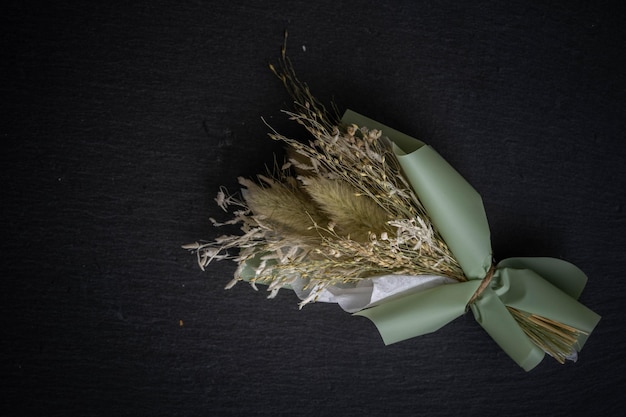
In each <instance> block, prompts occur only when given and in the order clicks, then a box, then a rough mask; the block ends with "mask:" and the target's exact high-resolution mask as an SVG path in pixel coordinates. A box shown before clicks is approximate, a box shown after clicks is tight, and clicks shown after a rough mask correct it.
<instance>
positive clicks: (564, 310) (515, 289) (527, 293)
mask: <svg viewBox="0 0 626 417" xmlns="http://www.w3.org/2000/svg"><path fill="white" fill-rule="evenodd" d="M574 268H575V267H574ZM576 269H577V268H576ZM499 272H500V274H501V276H502V282H503V283H507V282H508V283H510V288H508V290H507V291H506V292H503V293H502V294H501V295H500V299H501V300H502V302H503V303H504V304H505V305H507V306H510V307H513V308H516V309H518V310H521V311H525V312H527V313H530V314H534V315H537V316H541V317H545V318H547V319H550V320H554V321H557V322H559V323H563V324H565V325H567V326H571V327H573V328H574V329H576V330H579V331H580V332H581V333H580V334H579V335H578V336H577V337H576V345H575V346H574V347H575V348H576V350H577V351H580V350H581V349H582V348H583V346H584V344H585V342H586V341H587V338H588V337H589V334H591V332H592V331H593V329H594V328H595V327H596V325H597V324H598V322H599V321H600V316H599V315H598V314H596V313H595V312H593V311H592V310H590V309H589V308H587V307H585V306H584V305H583V304H581V303H580V302H578V301H577V300H576V298H575V297H572V296H570V294H568V293H567V292H566V291H563V290H561V289H560V288H559V287H557V286H556V285H553V284H552V283H551V282H550V281H548V279H545V278H546V277H544V276H543V275H541V276H540V275H539V274H538V271H537V272H535V271H532V270H529V269H513V268H502V269H501V270H500V271H499ZM505 286H508V284H506V285H505ZM495 291H496V292H500V290H498V289H496V290H495Z"/></svg>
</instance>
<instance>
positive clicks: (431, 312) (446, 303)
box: [355, 281, 508, 345]
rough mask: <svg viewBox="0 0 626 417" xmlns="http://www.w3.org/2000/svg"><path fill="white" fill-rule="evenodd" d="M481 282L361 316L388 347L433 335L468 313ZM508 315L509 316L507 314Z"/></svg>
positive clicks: (409, 297)
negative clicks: (471, 298)
mask: <svg viewBox="0 0 626 417" xmlns="http://www.w3.org/2000/svg"><path fill="white" fill-rule="evenodd" d="M479 285H480V281H468V282H463V283H458V284H446V285H441V286H438V287H435V288H431V289H429V290H425V291H422V292H419V293H415V294H410V295H407V296H404V297H401V298H398V299H396V300H392V301H388V302H385V303H383V304H380V305H378V306H374V307H371V308H368V309H365V310H362V311H359V312H358V313H355V315H357V316H363V317H367V318H368V319H370V320H371V321H372V322H373V323H374V324H375V325H376V328H377V329H378V332H379V333H380V335H381V337H382V339H383V342H384V343H385V345H390V344H392V343H396V342H400V341H402V340H406V339H410V338H412V337H416V336H421V335H423V334H427V333H432V332H435V331H437V330H439V329H440V328H442V327H443V326H445V325H446V324H448V323H449V322H451V321H452V320H454V319H456V318H457V317H459V316H461V315H463V314H464V313H465V306H466V304H467V301H468V300H469V299H470V297H471V296H472V294H473V293H474V291H476V289H477V288H478V286H479ZM507 314H508V313H507Z"/></svg>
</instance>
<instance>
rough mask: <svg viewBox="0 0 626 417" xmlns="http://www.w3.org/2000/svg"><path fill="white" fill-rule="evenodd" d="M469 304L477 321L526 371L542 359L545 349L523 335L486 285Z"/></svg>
mask: <svg viewBox="0 0 626 417" xmlns="http://www.w3.org/2000/svg"><path fill="white" fill-rule="evenodd" d="M470 307H471V309H472V312H473V313H474V318H475V319H476V321H477V322H478V323H479V324H480V325H481V326H482V327H483V329H485V331H486V332H487V333H488V334H489V336H491V338H492V339H493V340H494V341H495V342H496V343H497V344H498V346H500V347H501V348H502V350H504V351H505V352H506V354H507V355H509V356H510V357H511V359H513V360H514V361H515V362H516V363H517V364H518V365H519V366H521V367H522V368H523V369H524V370H525V371H530V370H531V369H533V368H534V367H535V366H537V365H539V363H540V362H541V361H542V360H543V357H544V352H543V350H541V349H540V348H539V347H537V346H536V345H535V344H534V343H533V342H532V341H531V340H530V339H529V338H528V337H527V336H526V334H524V331H523V330H522V329H521V328H520V327H519V325H518V324H517V322H516V321H515V319H514V318H513V316H511V314H510V313H509V311H508V310H507V308H506V306H505V305H504V304H502V302H501V301H500V299H499V298H498V296H497V295H496V294H495V293H494V292H493V290H491V289H490V288H487V289H486V290H485V291H484V292H483V293H482V295H481V296H480V298H479V299H478V300H476V301H475V302H474V303H472V305H471V306H470Z"/></svg>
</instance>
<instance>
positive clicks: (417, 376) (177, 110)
mask: <svg viewBox="0 0 626 417" xmlns="http://www.w3.org/2000/svg"><path fill="white" fill-rule="evenodd" d="M92 3H93V4H89V3H85V2H75V3H71V2H54V3H53V4H48V5H46V6H42V5H41V4H39V3H36V2H28V1H27V2H12V4H5V5H4V6H2V9H3V11H2V13H0V16H2V17H1V19H2V22H3V25H2V27H3V37H2V45H3V46H2V48H1V51H2V52H1V53H2V56H3V57H2V60H1V62H2V64H1V65H2V68H3V72H2V73H3V77H2V81H1V82H0V86H1V88H2V90H1V93H2V97H3V100H2V110H3V111H2V113H3V116H2V124H1V126H2V127H1V130H0V135H1V137H2V138H3V139H4V152H2V157H1V158H2V164H1V167H2V179H3V181H2V182H3V192H2V195H3V197H2V205H1V207H2V216H1V217H0V221H1V222H2V223H1V224H2V234H3V237H4V238H3V239H2V244H1V248H0V249H1V253H2V267H1V268H2V273H1V278H2V284H1V285H2V288H1V291H0V294H1V295H0V297H1V298H0V300H1V302H0V308H1V310H0V311H1V313H2V314H1V320H2V324H1V328H2V332H1V335H2V336H1V338H0V347H1V355H2V356H1V360H0V367H1V368H0V369H1V374H2V378H1V380H2V383H1V384H2V388H1V391H2V397H4V399H3V400H1V402H0V407H1V408H0V414H2V415H15V416H22V415H41V416H70V415H76V416H111V415H120V416H124V415H129V416H174V415H180V416H195V415H215V416H230V415H237V416H249V415H250V416H252V415H267V416H277V415H288V416H292V415H301V416H331V415H332V416H357V415H359V416H361V415H363V416H369V415H371V416H379V415H389V416H452V415H466V416H473V415H481V416H500V415H509V416H530V415H549V416H571V415H578V414H579V413H580V415H583V414H592V415H602V416H614V415H618V414H619V413H620V411H621V410H622V409H623V407H624V406H625V405H626V401H625V400H624V397H623V388H624V373H625V371H626V365H625V361H624V360H623V358H622V356H623V351H624V348H623V342H624V336H623V330H624V324H623V323H624V322H623V318H622V317H623V314H622V310H621V309H622V307H623V304H624V297H625V295H626V284H625V282H626V281H625V280H624V266H623V264H624V263H623V257H624V253H625V250H626V239H625V235H626V234H625V232H626V227H625V221H626V216H625V214H624V209H625V208H624V204H625V198H624V193H623V190H624V188H625V187H624V186H625V185H626V176H625V173H626V169H625V168H624V158H625V156H626V150H625V146H624V131H625V127H626V126H625V122H624V104H625V91H626V90H625V87H626V82H625V81H626V80H625V75H624V69H623V64H622V62H623V48H624V40H625V39H624V34H625V30H624V28H623V20H624V14H623V13H621V12H620V11H619V10H618V9H617V8H613V7H611V6H608V5H606V3H605V4H604V5H602V6H600V5H597V6H591V5H584V3H582V2H569V1H568V2H566V1H557V2H551V3H552V5H550V6H545V5H540V4H539V3H540V2H526V1H507V2H497V1H477V2H471V4H470V2H466V3H463V4H460V2H455V1H440V2H432V1H416V2H411V1H398V2H374V1H371V2H370V1H364V2H356V1H327V0H322V1H316V2H311V1H294V2H289V3H287V2H284V3H280V2H275V3H265V2H240V1H231V2H223V3H222V2H203V1H193V2H169V3H168V2H160V1H154V2H143V3H135V2H92ZM285 29H288V30H289V33H290V36H289V52H290V55H291V58H292V60H293V62H294V64H295V66H296V68H297V71H298V73H299V75H300V77H301V78H302V79H303V80H306V81H307V82H308V84H309V85H310V86H311V89H312V90H313V92H314V93H315V94H316V95H317V96H318V97H319V98H320V99H322V100H325V101H326V100H330V99H334V100H335V101H336V102H337V104H338V106H339V107H340V108H345V107H350V108H352V109H354V110H356V111H358V112H360V113H363V114H366V115H368V116H370V117H372V118H374V119H376V120H379V121H381V122H383V123H385V124H388V125H391V126H394V127H395V128H397V129H399V130H401V131H404V132H406V133H408V134H411V135H413V136H416V137H419V138H421V139H423V140H425V141H427V142H429V143H430V144H432V145H433V146H434V147H435V148H436V149H437V150H438V151H439V152H440V153H441V154H442V155H443V156H444V157H445V158H446V159H447V160H448V161H449V162H450V163H451V164H452V165H453V166H454V167H455V168H457V169H458V170H459V171H460V172H461V173H462V174H463V175H464V176H465V177H466V179H468V181H470V183H471V184H473V185H474V187H475V188H476V189H477V190H478V191H479V192H480V193H481V194H482V196H483V198H484V202H485V206H486V210H487V215H488V218H489V221H490V224H491V229H492V241H493V247H494V253H495V256H496V257H497V258H498V259H502V258H504V257H508V256H524V255H531V256H553V257H559V258H563V259H567V260H569V261H571V262H573V263H575V264H576V265H578V266H579V267H580V268H582V269H583V270H584V271H586V272H587V274H588V276H589V284H588V286H587V288H586V290H585V292H584V293H583V295H582V302H583V303H584V304H586V305H587V306H589V307H590V308H592V309H593V310H595V311H597V312H598V313H599V314H601V315H602V316H603V319H602V321H601V322H600V324H599V327H598V328H597V330H596V331H595V332H594V334H593V335H592V337H591V338H590V340H589V342H588V344H587V346H586V347H585V349H584V350H583V352H582V354H581V358H580V360H579V362H577V363H569V364H567V365H565V366H561V365H558V364H557V363H556V362H554V361H552V360H551V359H549V358H546V359H545V360H544V362H543V363H542V364H541V365H540V366H539V367H538V368H536V369H535V370H533V371H532V372H530V373H525V372H523V371H522V370H521V369H519V368H518V367H517V365H515V364H514V363H513V362H512V361H511V360H510V359H509V358H508V357H507V356H506V355H505V354H504V353H503V352H502V351H501V350H500V349H499V348H498V347H497V346H496V345H495V344H494V343H493V342H492V341H491V339H489V337H488V336H487V335H486V334H485V333H484V331H483V330H482V329H481V328H480V327H479V326H478V325H477V324H476V323H475V322H474V320H473V318H472V317H471V315H467V316H464V317H462V318H460V319H458V320H456V321H455V322H453V323H451V324H450V325H448V326H447V327H445V328H444V329H442V330H441V331H439V332H437V333H435V334H431V335H427V336H424V337H420V338H416V339H412V340H409V341H406V342H402V343H398V344H396V345H392V346H388V347H385V346H384V345H383V344H382V342H381V340H380V337H379V335H378V334H377V332H376V330H375V328H374V326H373V325H372V324H371V323H370V322H369V321H368V320H366V319H364V318H358V317H351V316H350V315H348V314H346V313H344V312H343V311H341V309H339V307H337V306H334V305H325V304H316V305H310V306H308V307H306V308H305V309H303V310H302V311H298V308H297V305H296V303H297V300H296V299H295V296H294V295H293V294H291V293H289V292H287V291H284V292H281V293H280V294H279V296H278V297H277V299H275V300H266V299H265V294H264V293H263V292H254V291H253V290H251V289H250V288H249V287H248V286H247V285H239V286H236V287H235V288H234V289H232V290H230V291H223V290H222V288H223V286H224V284H225V283H226V282H228V281H229V280H230V277H231V275H232V273H233V271H234V265H233V264H232V263H227V262H223V263H217V264H215V265H214V266H212V267H211V268H210V269H209V270H208V271H207V272H201V271H200V270H199V268H198V267H197V265H196V263H195V259H194V257H193V256H192V255H189V254H188V253H186V252H185V251H183V250H182V249H180V245H181V244H183V243H188V242H192V241H194V240H197V239H211V238H214V237H215V236H217V235H218V234H219V233H220V231H218V230H215V229H213V228H212V227H211V225H210V221H209V217H211V216H213V217H218V218H224V214H223V213H222V212H221V210H220V209H219V208H218V207H216V206H215V204H214V202H213V197H214V196H215V193H216V192H217V190H218V188H219V187H220V186H221V185H225V186H227V187H228V188H230V189H231V190H235V189H236V188H237V184H236V177H237V176H240V175H243V176H251V175H253V174H255V173H257V172H262V171H263V170H264V164H265V163H268V162H269V163H271V161H272V156H273V154H274V153H275V152H280V149H279V148H278V146H277V144H275V143H273V142H271V141H270V140H268V139H267V138H266V136H265V135H266V132H267V131H268V128H267V127H266V126H265V125H264V124H263V123H262V121H261V117H264V118H265V119H266V120H267V121H268V122H269V123H270V124H272V125H273V126H274V127H276V128H278V129H279V130H281V131H283V132H287V133H297V132H299V131H298V130H296V129H294V127H293V126H292V125H291V124H290V122H288V121H287V120H286V119H285V118H284V116H283V115H282V114H281V113H280V111H279V110H280V109H283V108H288V107H289V105H290V104H289V98H288V97H287V95H286V93H285V92H284V91H283V89H282V86H281V85H280V83H279V82H278V80H276V79H275V77H274V76H273V75H272V74H271V73H270V72H269V70H268V69H267V64H268V63H269V62H272V61H274V62H275V61H276V59H277V57H278V53H279V49H280V46H281V43H282V40H283V31H284V30H285Z"/></svg>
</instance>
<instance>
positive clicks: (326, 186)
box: [302, 177, 392, 242]
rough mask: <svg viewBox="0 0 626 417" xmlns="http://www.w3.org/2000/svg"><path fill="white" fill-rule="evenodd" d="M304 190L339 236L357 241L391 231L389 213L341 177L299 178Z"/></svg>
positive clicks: (363, 240)
mask: <svg viewBox="0 0 626 417" xmlns="http://www.w3.org/2000/svg"><path fill="white" fill-rule="evenodd" d="M302 181H303V183H304V186H305V187H304V188H305V190H306V192H307V193H308V194H309V195H310V196H311V198H312V199H313V201H315V203H317V205H318V206H319V207H320V209H321V211H322V212H324V213H325V214H326V215H327V216H328V218H330V221H331V222H332V224H333V226H334V230H335V231H336V232H337V234H338V235H340V236H349V237H350V238H351V239H353V240H355V241H358V242H365V241H367V240H369V236H370V234H371V233H375V234H380V233H382V232H391V231H392V228H391V227H390V226H389V225H388V224H387V222H388V221H389V220H390V218H389V215H388V214H387V212H386V211H385V210H383V209H382V208H381V207H380V206H379V205H378V204H376V203H375V202H374V201H373V200H372V199H370V198H367V197H365V196H363V195H360V194H359V193H358V192H357V190H356V189H355V188H354V187H352V186H351V185H350V184H348V183H346V182H344V181H337V180H330V179H327V178H323V177H309V178H306V179H302Z"/></svg>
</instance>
